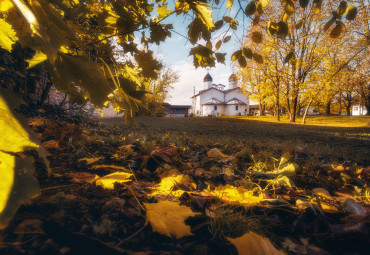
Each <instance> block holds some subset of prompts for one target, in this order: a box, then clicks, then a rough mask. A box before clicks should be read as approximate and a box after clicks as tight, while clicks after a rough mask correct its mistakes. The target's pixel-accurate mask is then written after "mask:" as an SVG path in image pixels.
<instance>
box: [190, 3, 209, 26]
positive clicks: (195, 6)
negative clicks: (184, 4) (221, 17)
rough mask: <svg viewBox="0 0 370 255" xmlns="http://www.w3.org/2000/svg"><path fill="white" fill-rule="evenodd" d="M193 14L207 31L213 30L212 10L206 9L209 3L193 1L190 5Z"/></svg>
mask: <svg viewBox="0 0 370 255" xmlns="http://www.w3.org/2000/svg"><path fill="white" fill-rule="evenodd" d="M190 6H191V8H192V10H193V11H194V13H195V14H196V15H197V16H198V17H199V18H200V19H201V20H202V21H203V23H204V24H205V25H206V26H207V28H208V29H209V30H211V29H212V28H214V24H213V19H212V10H211V9H208V7H210V4H209V3H205V2H201V1H194V2H191V4H190Z"/></svg>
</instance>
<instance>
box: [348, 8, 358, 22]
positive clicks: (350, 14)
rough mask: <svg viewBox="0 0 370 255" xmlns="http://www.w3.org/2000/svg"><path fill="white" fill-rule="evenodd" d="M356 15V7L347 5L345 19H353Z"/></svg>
mask: <svg viewBox="0 0 370 255" xmlns="http://www.w3.org/2000/svg"><path fill="white" fill-rule="evenodd" d="M356 16H357V7H356V6H354V5H349V6H348V7H347V10H346V19H347V20H354V19H355V18H356Z"/></svg>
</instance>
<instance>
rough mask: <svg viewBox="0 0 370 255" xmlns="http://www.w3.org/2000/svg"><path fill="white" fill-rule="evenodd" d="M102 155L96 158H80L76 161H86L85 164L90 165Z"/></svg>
mask: <svg viewBox="0 0 370 255" xmlns="http://www.w3.org/2000/svg"><path fill="white" fill-rule="evenodd" d="M103 158H104V157H98V158H80V159H79V160H78V161H86V164H88V165H91V164H93V163H95V162H97V161H99V160H101V159H103Z"/></svg>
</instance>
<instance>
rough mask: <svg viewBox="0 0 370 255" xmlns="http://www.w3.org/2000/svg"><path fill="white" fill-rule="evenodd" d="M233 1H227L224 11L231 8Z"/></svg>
mask: <svg viewBox="0 0 370 255" xmlns="http://www.w3.org/2000/svg"><path fill="white" fill-rule="evenodd" d="M233 3H234V0H227V4H226V9H230V8H231V6H233Z"/></svg>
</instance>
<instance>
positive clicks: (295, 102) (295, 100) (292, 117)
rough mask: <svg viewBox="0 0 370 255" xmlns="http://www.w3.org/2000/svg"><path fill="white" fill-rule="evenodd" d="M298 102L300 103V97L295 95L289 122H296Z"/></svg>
mask: <svg viewBox="0 0 370 255" xmlns="http://www.w3.org/2000/svg"><path fill="white" fill-rule="evenodd" d="M297 103H298V98H297V97H295V98H294V99H293V102H292V105H291V109H290V119H289V122H295V116H296V114H297Z"/></svg>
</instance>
